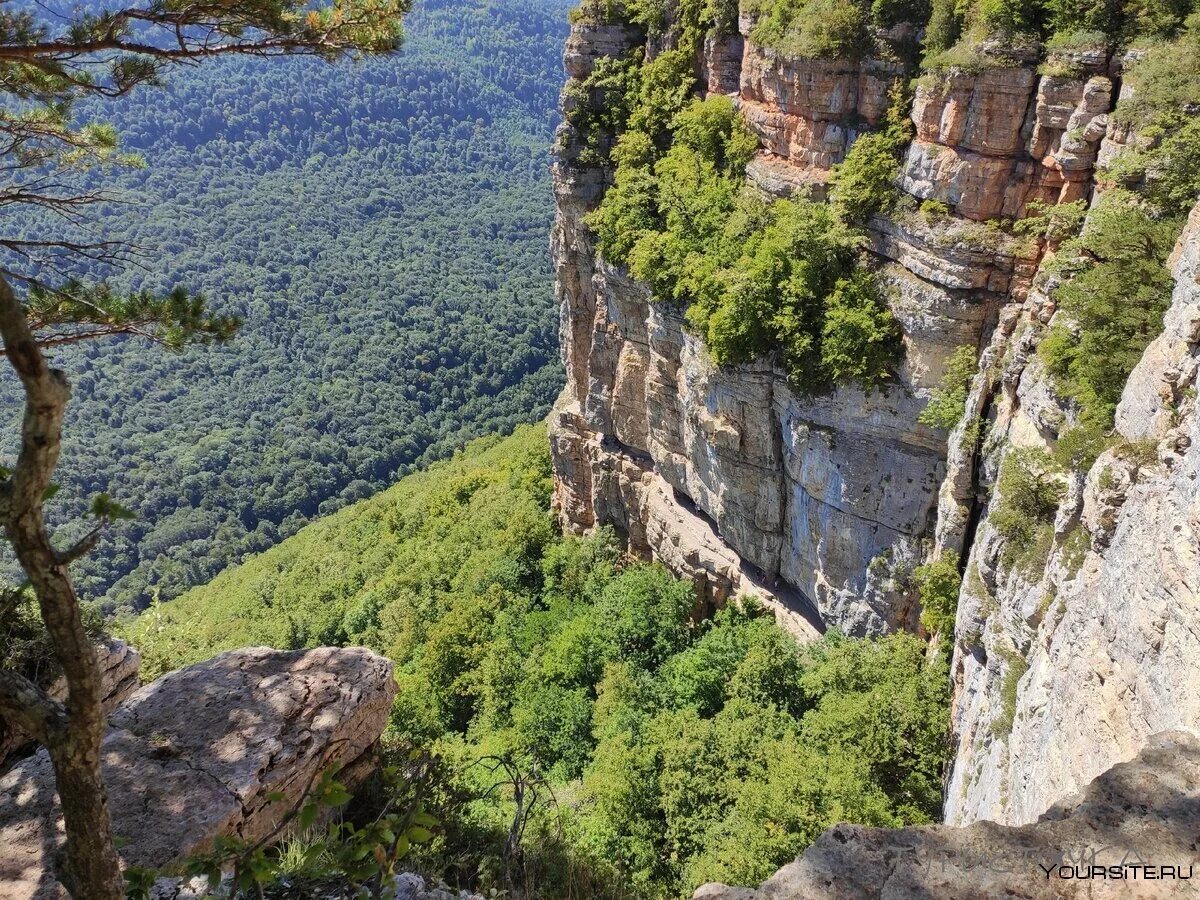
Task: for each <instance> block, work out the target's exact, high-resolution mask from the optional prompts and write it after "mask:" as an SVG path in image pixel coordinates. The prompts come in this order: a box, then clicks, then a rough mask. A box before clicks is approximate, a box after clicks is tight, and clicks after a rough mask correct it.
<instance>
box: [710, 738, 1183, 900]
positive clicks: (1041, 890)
mask: <svg viewBox="0 0 1200 900" xmlns="http://www.w3.org/2000/svg"><path fill="white" fill-rule="evenodd" d="M1197 833H1200V740H1198V739H1197V737H1196V735H1194V734H1191V733H1184V732H1173V733H1164V734H1160V735H1157V736H1155V737H1154V738H1153V739H1151V740H1150V741H1149V743H1148V744H1147V745H1146V746H1145V748H1144V749H1143V750H1142V751H1141V753H1139V754H1138V755H1137V757H1136V758H1135V759H1133V760H1132V761H1129V762H1122V763H1119V764H1117V765H1115V766H1113V767H1112V768H1111V769H1109V770H1108V771H1107V772H1105V773H1104V774H1103V775H1101V776H1100V777H1098V778H1096V779H1095V780H1094V781H1093V782H1092V783H1091V784H1090V785H1088V787H1087V789H1086V790H1085V791H1083V792H1082V794H1080V795H1079V796H1077V797H1074V798H1073V799H1070V800H1067V801H1065V802H1063V803H1060V804H1058V805H1057V806H1055V807H1054V808H1053V809H1050V810H1049V811H1047V812H1046V813H1045V815H1043V816H1042V817H1041V818H1040V819H1038V821H1037V822H1036V823H1035V824H1030V825H1024V826H1002V825H996V824H993V823H991V822H979V823H976V824H974V825H971V826H970V827H967V828H953V827H948V826H940V825H933V826H926V827H919V828H899V829H888V828H863V827H860V826H855V825H838V826H836V827H835V828H831V829H829V830H828V831H826V832H825V833H824V834H823V835H821V837H820V838H818V839H817V841H816V842H815V843H814V844H812V846H810V847H809V848H808V849H807V850H805V851H804V853H803V855H801V857H800V858H799V859H797V860H796V862H794V863H792V864H791V865H789V866H785V867H784V868H783V869H781V870H780V871H779V872H778V873H776V874H775V876H774V877H772V878H771V879H770V880H769V881H767V882H766V883H765V884H764V885H763V886H762V887H761V888H759V889H758V890H751V889H747V888H728V887H725V886H723V885H705V886H704V887H702V888H700V889H699V890H698V891H696V893H695V895H694V897H695V900H870V898H880V900H883V898H902V897H905V898H907V897H930V898H934V897H947V898H949V897H953V898H959V900H976V898H978V900H984V898H992V897H1021V898H1027V900H1042V898H1046V900H1050V898H1054V900H1061V898H1069V897H1079V898H1085V897H1086V898H1092V897H1105V898H1114V900H1115V898H1152V897H1196V896H1200V881H1198V879H1200V871H1197V870H1198V869H1200V848H1197V845H1196V837H1195V836H1196V834H1197ZM1118 875H1119V876H1120V877H1118Z"/></svg>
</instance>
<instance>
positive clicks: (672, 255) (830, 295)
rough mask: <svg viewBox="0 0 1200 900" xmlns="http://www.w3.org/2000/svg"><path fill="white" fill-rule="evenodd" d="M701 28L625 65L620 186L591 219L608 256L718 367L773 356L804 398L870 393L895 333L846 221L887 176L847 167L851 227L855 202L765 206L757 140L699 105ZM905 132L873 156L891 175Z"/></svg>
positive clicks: (726, 105)
mask: <svg viewBox="0 0 1200 900" xmlns="http://www.w3.org/2000/svg"><path fill="white" fill-rule="evenodd" d="M705 21H706V20H703V19H702V20H701V25H700V26H696V30H695V31H693V32H688V31H687V30H685V34H684V37H683V38H681V48H680V49H675V50H668V51H666V52H663V53H661V54H659V55H658V56H656V57H655V58H654V59H653V60H651V61H648V62H645V63H643V64H642V65H641V66H640V68H631V67H629V65H628V64H627V63H626V64H624V68H623V69H622V77H623V80H622V83H621V85H620V87H621V88H623V90H624V94H623V99H621V100H620V101H618V102H617V103H616V104H615V105H613V106H612V107H611V108H616V109H624V110H627V117H626V120H625V121H624V122H623V123H616V124H617V127H618V128H623V130H621V133H620V137H619V138H618V140H617V142H616V146H615V147H614V149H613V151H612V160H613V162H615V164H616V173H615V178H614V184H613V186H612V187H611V188H610V189H609V190H608V191H607V192H606V193H605V196H604V199H603V201H602V202H601V204H600V206H599V208H598V209H597V210H596V211H595V212H594V213H592V214H591V215H590V216H589V218H588V223H589V225H590V226H591V227H592V228H593V229H594V230H595V232H596V236H597V240H598V244H599V247H600V252H601V253H602V254H603V255H604V256H605V257H606V258H607V259H609V260H610V261H613V262H619V263H627V264H628V266H629V269H630V271H631V272H632V273H633V274H634V275H635V276H636V277H637V278H639V279H642V280H643V281H645V282H646V283H648V284H649V285H650V286H651V287H652V288H653V290H654V296H655V298H656V299H657V300H660V301H665V302H669V303H676V304H678V305H680V306H683V307H685V308H686V310H687V313H686V315H687V322H688V325H689V327H690V328H691V329H692V330H693V331H694V332H695V333H697V334H699V335H700V336H701V337H702V338H703V339H704V343H705V346H706V348H707V349H708V351H709V353H710V354H711V355H712V358H713V360H714V361H715V362H716V363H717V364H718V365H724V364H734V363H739V362H745V361H747V360H750V359H752V358H754V357H756V356H760V355H763V354H766V353H777V354H778V355H779V357H780V358H781V361H782V364H783V366H784V368H785V369H786V370H787V372H788V375H789V378H790V380H791V382H792V384H793V385H794V386H795V387H797V388H798V389H800V390H808V391H813V390H821V389H825V388H827V387H828V386H830V385H831V384H835V383H845V382H848V381H857V382H858V383H860V384H862V385H863V386H864V387H873V386H875V385H877V384H879V383H881V382H883V381H885V380H886V379H887V378H888V376H889V374H890V369H891V367H892V365H893V363H894V362H895V358H896V356H897V354H898V353H899V350H900V341H899V336H900V332H899V326H898V325H897V323H896V321H895V319H894V318H893V317H892V314H891V311H890V310H889V308H888V305H887V302H886V299H885V298H884V297H883V296H882V291H881V289H880V287H879V285H878V283H877V282H876V280H875V278H874V277H873V276H872V275H871V273H870V272H868V271H867V270H866V269H865V268H863V260H862V254H861V253H860V246H861V233H860V232H859V231H858V230H857V228H856V227H855V226H854V225H852V224H851V223H850V219H851V215H855V216H861V215H864V214H865V208H866V205H867V203H868V202H869V201H868V200H866V199H863V195H864V194H866V193H867V192H869V191H870V190H871V189H873V188H874V189H876V190H878V184H879V183H880V182H881V181H886V180H887V176H878V175H877V174H875V173H874V170H873V169H872V165H873V164H874V163H875V160H874V159H873V158H872V159H871V160H870V161H867V162H865V163H863V164H859V163H857V162H855V163H852V164H851V165H850V168H849V170H848V174H847V175H846V177H845V178H844V182H843V183H844V184H845V185H846V187H845V194H846V197H847V198H848V199H849V198H853V200H854V204H855V205H854V207H853V211H852V214H851V212H850V204H849V203H847V204H845V206H843V205H837V204H835V205H834V206H828V205H825V204H821V203H816V202H812V201H809V200H805V199H803V198H795V199H792V200H779V201H771V200H769V199H767V198H766V197H764V196H762V195H761V193H759V192H757V191H755V190H753V189H752V188H750V187H749V186H748V185H747V183H746V177H745V167H746V164H747V163H748V162H749V161H750V158H751V157H752V156H753V154H754V152H755V150H756V149H757V140H756V139H755V138H754V136H753V135H752V134H751V133H750V132H749V131H748V129H747V128H746V127H745V125H744V124H743V123H742V121H741V119H740V118H739V116H738V115H737V113H736V111H735V110H734V107H733V103H732V101H731V100H730V99H729V98H728V97H724V96H710V97H707V98H705V99H703V100H699V99H692V98H691V92H692V90H693V88H694V87H695V74H694V72H693V70H692V65H691V55H690V52H689V51H688V50H687V49H686V46H687V45H688V43H689V41H692V42H694V41H695V40H697V38H696V37H695V36H694V35H695V34H700V33H702V27H701V26H703V24H704V22H705ZM603 77H605V78H608V77H609V74H608V73H605V74H604V76H603ZM591 89H592V85H587V86H585V92H586V91H590V90H591ZM611 93H613V92H612V91H606V92H605V93H604V95H603V96H604V97H608V96H609V95H610V94H611ZM603 102H604V103H605V104H606V105H608V103H609V101H608V100H604V101H603ZM584 115H586V114H585V113H583V112H581V113H580V117H581V118H583V117H584ZM586 121H587V123H588V124H589V125H591V124H592V122H593V121H594V117H588V118H587V119H586ZM610 124H611V123H610ZM903 132H904V129H903V127H902V126H899V125H897V127H896V128H895V129H889V130H888V131H886V132H885V134H886V135H887V141H888V142H887V143H886V145H885V146H881V147H880V148H879V149H878V151H877V153H875V154H874V156H880V155H882V156H885V157H886V158H887V160H888V164H889V165H890V166H891V169H892V172H893V173H894V168H895V166H896V165H897V160H898V157H897V147H896V145H895V138H896V134H897V133H903ZM901 140H903V138H901ZM856 159H857V157H856ZM874 168H875V169H877V168H879V166H878V165H877V164H875V166H874ZM867 170H871V174H863V173H864V172H866V171H867Z"/></svg>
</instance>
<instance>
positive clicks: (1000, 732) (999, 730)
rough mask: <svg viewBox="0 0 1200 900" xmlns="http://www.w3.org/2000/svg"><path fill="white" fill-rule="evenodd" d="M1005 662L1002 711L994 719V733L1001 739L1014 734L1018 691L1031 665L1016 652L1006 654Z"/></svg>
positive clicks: (1001, 689)
mask: <svg viewBox="0 0 1200 900" xmlns="http://www.w3.org/2000/svg"><path fill="white" fill-rule="evenodd" d="M1004 662H1005V665H1004V678H1003V680H1002V681H1001V682H1000V710H999V711H998V712H997V713H996V717H995V718H994V719H992V733H993V734H995V735H996V737H998V738H1001V739H1003V738H1007V737H1008V736H1009V735H1010V734H1012V727H1013V722H1014V721H1015V720H1016V716H1017V690H1018V688H1019V686H1020V683H1021V678H1022V677H1024V675H1025V673H1026V672H1028V671H1029V663H1028V662H1027V661H1026V660H1025V657H1024V656H1022V655H1021V654H1020V653H1017V652H1015V651H1010V652H1008V653H1005V654H1004Z"/></svg>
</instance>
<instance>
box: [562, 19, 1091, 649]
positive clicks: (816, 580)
mask: <svg viewBox="0 0 1200 900" xmlns="http://www.w3.org/2000/svg"><path fill="white" fill-rule="evenodd" d="M752 26H753V23H752V22H751V21H749V20H748V19H746V18H745V17H743V19H742V21H741V23H740V34H737V35H734V36H730V37H725V38H721V39H710V40H709V41H707V42H706V44H705V47H704V51H703V52H702V54H701V58H700V59H698V60H697V67H698V68H697V71H699V72H700V73H702V76H703V78H702V82H703V83H706V84H707V87H708V90H710V91H720V92H726V93H730V94H733V95H735V96H736V98H737V101H738V104H739V107H740V109H741V111H742V113H743V115H744V117H745V119H746V121H747V122H748V123H749V125H750V127H751V128H752V130H753V131H754V132H755V133H756V134H757V135H758V137H759V139H760V141H761V145H762V150H761V152H760V153H759V155H758V157H757V158H756V159H755V160H754V161H753V162H752V163H751V164H750V166H749V167H748V170H747V173H748V176H749V178H750V180H751V181H752V182H753V183H754V184H756V185H757V186H758V187H759V188H761V189H762V190H764V191H766V192H767V193H769V194H773V195H777V196H787V195H790V194H792V193H794V192H796V191H801V190H802V191H806V192H809V193H810V194H812V195H814V196H817V197H820V196H822V194H823V190H824V185H825V183H826V182H827V180H828V177H829V172H830V167H831V166H833V165H835V164H836V163H838V162H840V161H841V160H842V159H843V158H844V156H845V154H846V151H847V149H848V148H849V147H850V145H851V144H852V143H853V141H854V140H855V138H856V137H857V136H858V134H859V133H860V130H861V129H863V128H864V127H870V126H872V125H873V124H875V123H877V122H878V121H879V119H880V118H881V116H882V115H883V113H884V111H885V109H886V107H887V105H888V88H889V85H890V84H891V83H892V81H893V80H894V79H895V78H896V77H897V76H898V75H900V74H901V68H900V66H899V64H898V63H895V62H888V61H883V60H876V59H868V60H866V61H864V62H861V63H860V62H853V63H851V62H842V61H836V60H834V61H830V60H812V59H799V58H793V57H788V56H785V55H783V54H780V53H778V52H776V51H774V50H771V49H769V48H765V47H760V46H757V45H756V44H755V42H754V41H753V40H752V39H751V38H750V36H749V35H750V33H751V30H752ZM906 36H907V37H909V38H911V35H906V33H905V32H904V29H903V28H899V29H897V30H896V32H895V33H893V34H890V35H888V37H890V38H892V39H894V40H898V41H899V40H903V39H905V38H906ZM642 44H643V37H642V35H640V34H639V33H638V32H637V31H636V30H635V29H633V28H630V27H625V26H620V25H591V24H586V23H582V24H577V25H576V26H574V28H573V31H572V34H571V37H570V39H569V41H568V44H567V51H566V57H565V58H566V68H567V72H568V75H569V77H571V78H574V79H582V78H584V77H586V75H587V74H588V72H590V71H591V67H592V65H593V64H594V61H595V60H596V59H597V58H599V57H601V56H605V55H616V54H623V53H628V52H630V51H631V50H635V51H636V50H637V49H638V48H639V47H640V46H641V45H642ZM650 49H651V51H652V50H653V49H654V48H650ZM1002 62H1003V63H1004V65H1003V66H1000V65H999V63H998V65H997V67H996V68H994V69H993V68H985V69H984V70H983V71H982V72H981V73H980V74H978V75H962V74H960V75H953V76H947V77H945V78H940V79H930V80H928V82H927V83H924V84H922V86H921V88H920V89H919V91H918V93H917V97H916V102H915V105H914V108H913V119H914V121H915V122H916V123H917V127H918V138H917V140H916V141H915V142H914V143H913V145H912V147H911V150H910V152H909V155H908V159H907V161H906V163H905V165H904V170H903V176H902V180H903V186H904V189H905V190H906V191H907V192H908V193H909V194H910V195H911V196H912V197H913V198H917V199H936V200H940V201H942V202H944V203H946V204H947V205H948V206H949V207H950V208H951V210H952V213H951V214H950V215H949V216H945V217H942V218H941V219H939V220H937V221H933V222H926V221H924V220H923V219H922V218H921V217H920V216H918V215H915V214H909V215H906V216H903V217H898V218H897V219H896V220H892V219H888V220H885V219H882V218H880V219H877V220H876V221H875V222H873V223H872V226H871V229H870V243H871V249H872V251H873V252H874V255H875V256H876V259H877V263H878V265H879V267H880V270H881V273H882V275H883V278H884V281H885V283H886V284H887V285H888V287H889V290H890V293H891V303H892V307H893V311H894V313H895V314H896V316H897V318H898V319H899V320H900V322H901V323H902V326H903V328H904V333H905V334H904V342H905V349H906V355H905V361H904V363H903V366H902V368H901V371H900V372H899V373H898V378H897V380H896V383H895V384H894V385H893V386H891V387H890V388H889V389H887V390H885V391H882V392H876V393H873V394H869V395H867V394H864V393H863V392H862V391H859V390H857V389H853V388H841V389H839V390H837V391H836V392H834V393H831V394H829V395H825V396H819V397H812V396H801V395H798V394H797V393H795V392H793V391H792V390H791V389H790V388H789V386H788V383H787V380H786V378H785V377H784V375H783V373H782V372H781V371H780V370H779V369H778V368H777V367H776V366H775V365H774V364H773V362H772V361H771V360H770V359H763V360H761V361H759V362H756V363H755V364H753V365H746V366H740V367H737V368H731V369H717V368H715V367H714V366H713V365H712V364H711V363H710V361H709V360H708V358H707V357H706V354H705V350H704V348H703V346H702V345H701V343H700V342H699V341H698V340H697V339H696V338H695V337H694V336H692V335H691V334H689V333H688V332H687V331H686V330H685V328H684V327H683V319H682V316H681V314H680V312H679V311H678V310H677V309H674V308H672V307H671V306H669V305H667V304H662V303H652V302H651V298H650V293H649V291H648V289H647V288H646V287H645V286H644V285H641V284H638V283H637V282H635V281H634V280H632V279H630V278H629V276H628V275H627V273H625V272H624V271H621V270H619V269H616V268H614V267H612V266H610V265H608V264H606V263H605V262H604V261H603V260H602V259H601V258H600V257H599V256H598V254H597V252H596V250H595V247H594V243H593V238H592V235H591V234H590V232H589V230H588V228H587V226H586V225H585V223H584V221H583V219H584V216H585V215H586V213H587V212H588V211H589V210H591V209H592V208H594V207H595V206H596V204H597V203H598V202H599V200H600V199H601V197H602V196H603V191H604V189H605V186H606V184H607V180H608V178H609V177H610V173H609V172H608V171H606V170H605V169H604V168H602V167H596V166H592V167H589V166H585V165H583V164H581V162H580V155H579V149H580V148H579V147H578V146H577V140H576V135H574V134H573V133H572V131H571V130H570V128H569V127H567V126H564V131H563V133H562V134H561V135H560V153H559V156H558V159H557V162H556V165H555V188H556V195H557V203H558V215H557V220H556V224H555V228H554V235H553V251H554V258H555V261H556V267H557V276H558V277H557V284H558V295H559V301H560V303H561V313H562V347H563V357H564V360H565V362H566V367H567V375H568V384H567V387H566V389H565V391H564V393H563V395H562V398H561V400H560V403H559V404H558V407H557V409H556V411H555V413H554V415H553V422H552V436H551V441H552V448H553V455H554V462H555V469H556V473H557V491H556V503H557V508H558V510H559V512H560V515H561V518H562V521H563V523H564V525H565V526H566V527H567V528H569V529H570V530H573V531H577V532H582V531H586V530H588V529H591V528H593V527H595V526H597V525H612V526H614V527H616V529H617V530H618V531H619V532H620V533H621V534H622V535H623V536H624V537H625V538H626V539H627V540H628V542H629V545H630V547H631V548H632V549H634V550H635V551H638V552H641V553H643V554H646V555H648V556H654V557H657V558H660V559H662V560H664V561H666V562H667V563H668V564H669V565H671V566H672V567H673V568H674V569H675V570H676V571H678V572H680V573H681V574H683V575H685V576H687V577H690V578H692V579H694V580H695V581H696V584H697V588H698V590H699V591H700V592H701V594H702V595H704V596H706V597H707V598H708V599H710V600H711V601H714V602H720V601H722V600H723V599H725V598H727V597H728V596H730V595H734V594H738V593H741V592H750V593H755V594H757V595H758V596H760V597H762V598H763V599H765V600H767V601H768V602H769V603H771V604H773V605H774V606H775V608H776V609H777V611H778V614H779V617H780V619H781V621H783V622H784V623H785V624H786V625H787V626H788V627H790V628H791V629H792V630H793V631H795V632H796V633H797V634H799V635H802V636H804V635H812V634H814V633H815V632H817V631H819V630H821V629H823V628H824V627H826V626H837V627H839V628H840V629H842V630H843V631H845V632H847V633H850V634H857V635H862V634H876V633H881V632H884V631H887V630H890V629H894V628H909V629H916V628H917V627H918V626H917V618H918V615H919V609H918V607H917V605H916V602H915V599H914V596H913V592H912V591H911V589H910V588H909V587H907V586H906V584H905V581H904V579H903V578H902V577H898V576H902V575H903V573H904V572H905V571H908V570H911V568H912V567H913V566H914V565H916V564H918V563H919V562H920V561H921V560H922V559H923V558H924V557H925V555H926V553H927V552H928V548H929V545H930V544H929V542H930V540H931V539H932V538H933V536H934V533H935V530H936V523H937V515H938V493H939V490H940V489H941V486H942V484H943V481H944V480H945V477H946V473H947V439H946V435H945V434H944V433H943V432H940V431H938V430H936V429H932V428H929V427H926V426H923V425H919V424H917V417H918V415H919V414H920V412H921V410H922V409H923V407H924V405H925V404H926V402H927V400H928V397H929V392H930V390H931V388H933V387H934V386H935V385H936V384H937V383H938V381H939V379H940V378H941V375H942V373H943V369H944V365H945V362H946V359H947V357H948V356H949V355H950V353H951V352H952V351H953V350H954V349H955V348H957V347H960V346H963V345H970V346H976V347H978V346H983V345H984V344H986V342H987V341H988V340H989V339H990V337H991V335H992V332H993V331H994V328H995V324H996V322H997V321H998V318H999V313H1000V311H1001V309H1002V308H1003V307H1004V306H1005V305H1006V304H1010V303H1019V302H1021V301H1022V300H1023V299H1024V297H1025V294H1026V293H1027V290H1028V285H1029V283H1030V280H1031V278H1032V275H1033V272H1034V271H1035V269H1036V262H1037V259H1036V257H1037V249H1036V248H1034V249H1032V250H1031V249H1030V248H1029V247H1020V248H1018V247H1017V246H1015V245H1014V244H1013V242H1012V241H1011V240H1009V239H1008V238H1006V237H1005V236H1004V235H1003V233H1002V232H1000V231H998V230H996V229H989V228H988V227H987V226H986V225H982V224H980V223H979V221H977V220H983V219H987V218H989V217H993V216H998V215H1008V216H1017V215H1020V214H1022V213H1023V212H1024V210H1025V208H1026V206H1027V205H1028V203H1029V202H1030V201H1031V200H1033V199H1043V200H1049V201H1052V202H1055V201H1058V200H1060V199H1063V200H1066V199H1074V198H1075V197H1077V196H1080V195H1082V194H1085V193H1086V192H1087V191H1088V189H1089V187H1090V180H1089V179H1090V173H1091V166H1092V164H1093V163H1094V160H1095V158H1096V154H1097V152H1098V150H1099V145H1100V139H1101V137H1102V136H1103V134H1104V128H1105V112H1106V111H1107V109H1108V108H1109V106H1110V105H1111V96H1110V95H1111V93H1112V85H1111V82H1110V81H1109V80H1108V79H1107V78H1106V77H1104V76H1103V75H1100V74H1096V73H1095V72H1094V71H1093V70H1095V69H1098V68H1099V67H1101V66H1103V65H1105V64H1106V61H1105V60H1098V61H1092V62H1090V63H1088V64H1087V65H1083V66H1081V67H1080V68H1079V70H1080V71H1082V72H1083V73H1084V74H1082V75H1081V76H1080V77H1079V78H1044V77H1040V76H1038V75H1037V73H1036V71H1035V68H1034V66H1033V65H1032V63H1025V62H1023V61H1021V60H1017V61H1016V65H1014V61H1013V60H1011V59H1005V60H1003V61H1002ZM1089 66H1091V68H1089ZM597 99H599V100H601V101H602V99H603V98H597ZM1022 252H1023V253H1024V256H1022ZM967 490H968V492H969V488H968V489H967Z"/></svg>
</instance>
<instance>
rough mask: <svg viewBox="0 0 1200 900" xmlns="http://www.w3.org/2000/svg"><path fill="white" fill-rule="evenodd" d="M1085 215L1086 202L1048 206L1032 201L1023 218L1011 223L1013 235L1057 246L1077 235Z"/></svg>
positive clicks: (1039, 201)
mask: <svg viewBox="0 0 1200 900" xmlns="http://www.w3.org/2000/svg"><path fill="white" fill-rule="evenodd" d="M1086 215H1087V201H1085V200H1075V201H1072V202H1071V203H1056V204H1053V205H1048V204H1046V203H1044V202H1043V201H1041V200H1033V201H1031V202H1030V204H1029V205H1028V206H1027V207H1026V209H1025V217H1024V218H1022V219H1018V220H1017V221H1016V222H1013V226H1012V229H1013V233H1014V234H1019V235H1026V236H1029V237H1032V238H1038V239H1041V240H1045V241H1047V242H1048V243H1051V244H1059V243H1061V242H1062V241H1065V240H1067V238H1070V237H1074V236H1075V235H1076V234H1078V233H1079V229H1080V227H1081V226H1082V225H1083V220H1084V217H1085V216H1086Z"/></svg>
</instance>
